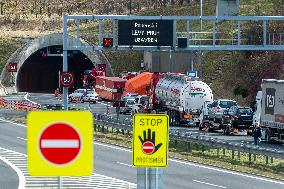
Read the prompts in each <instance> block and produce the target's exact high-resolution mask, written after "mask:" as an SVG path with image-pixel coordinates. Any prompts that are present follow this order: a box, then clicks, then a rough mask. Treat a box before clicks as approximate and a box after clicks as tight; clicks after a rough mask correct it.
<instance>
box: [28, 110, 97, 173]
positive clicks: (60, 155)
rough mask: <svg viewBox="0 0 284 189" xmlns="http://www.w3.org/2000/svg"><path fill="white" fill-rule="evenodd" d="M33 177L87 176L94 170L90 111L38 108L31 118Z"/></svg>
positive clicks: (29, 129) (29, 166)
mask: <svg viewBox="0 0 284 189" xmlns="http://www.w3.org/2000/svg"><path fill="white" fill-rule="evenodd" d="M27 125H28V129H27V139H28V150H27V151H28V172H29V174H30V175H32V176H87V175H91V174H92V170H93V144H92V142H93V118H92V114H91V113H90V112H87V111H35V112H31V113H29V114H28V118H27Z"/></svg>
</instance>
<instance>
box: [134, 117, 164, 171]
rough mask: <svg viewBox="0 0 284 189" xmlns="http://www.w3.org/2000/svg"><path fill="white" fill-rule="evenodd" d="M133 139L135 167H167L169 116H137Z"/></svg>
mask: <svg viewBox="0 0 284 189" xmlns="http://www.w3.org/2000/svg"><path fill="white" fill-rule="evenodd" d="M132 138H133V142H132V165H133V166H136V167H166V166H167V164H168V142H169V117H168V116H167V115H165V114H135V115H134V116H133V137H132Z"/></svg>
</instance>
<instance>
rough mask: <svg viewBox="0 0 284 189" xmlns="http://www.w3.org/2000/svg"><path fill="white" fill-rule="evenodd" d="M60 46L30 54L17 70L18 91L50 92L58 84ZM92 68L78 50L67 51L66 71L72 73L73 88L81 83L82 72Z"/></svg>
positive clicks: (60, 56)
mask: <svg viewBox="0 0 284 189" xmlns="http://www.w3.org/2000/svg"><path fill="white" fill-rule="evenodd" d="M61 54H62V46H60V45H55V46H49V47H44V48H42V49H39V50H37V51H36V52H34V53H33V54H31V55H30V56H29V57H28V58H27V59H26V60H25V61H24V63H23V65H22V66H21V68H20V69H19V71H18V76H17V80H16V86H17V88H18V91H19V92H35V93H52V92H54V90H55V89H56V88H58V86H59V72H62V64H63V57H62V55H61ZM92 68H94V65H93V63H92V61H91V60H90V59H89V58H88V57H87V56H86V55H85V54H83V53H82V52H80V51H68V71H70V72H73V73H74V77H75V80H74V85H73V88H71V90H72V89H73V90H74V89H77V88H81V87H82V85H83V82H82V79H83V73H84V71H85V70H90V69H92Z"/></svg>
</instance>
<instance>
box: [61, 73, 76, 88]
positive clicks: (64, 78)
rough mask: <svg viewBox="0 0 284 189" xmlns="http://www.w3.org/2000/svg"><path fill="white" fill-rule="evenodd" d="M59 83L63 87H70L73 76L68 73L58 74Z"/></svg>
mask: <svg viewBox="0 0 284 189" xmlns="http://www.w3.org/2000/svg"><path fill="white" fill-rule="evenodd" d="M60 83H61V85H62V86H63V87H70V86H71V85H73V83H74V75H73V73H70V72H63V73H61V74H60Z"/></svg>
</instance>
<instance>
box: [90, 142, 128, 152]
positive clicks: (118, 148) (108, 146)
mask: <svg viewBox="0 0 284 189" xmlns="http://www.w3.org/2000/svg"><path fill="white" fill-rule="evenodd" d="M93 144H96V145H99V146H104V147H107V148H112V149H116V150H121V151H125V152H132V150H128V149H126V148H121V147H116V146H111V145H108V144H103V143H100V142H93Z"/></svg>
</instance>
